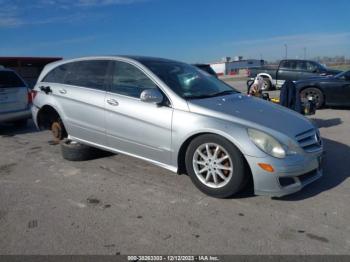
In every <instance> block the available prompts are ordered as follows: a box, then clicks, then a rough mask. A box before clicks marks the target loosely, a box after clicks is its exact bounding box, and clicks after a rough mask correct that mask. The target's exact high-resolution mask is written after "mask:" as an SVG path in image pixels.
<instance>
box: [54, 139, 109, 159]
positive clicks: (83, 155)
mask: <svg viewBox="0 0 350 262" xmlns="http://www.w3.org/2000/svg"><path fill="white" fill-rule="evenodd" d="M61 154H62V157H63V158H64V159H66V160H69V161H86V160H91V159H96V158H99V157H102V156H104V155H107V154H110V153H108V152H105V151H102V150H100V149H97V148H93V147H90V146H87V145H83V144H80V143H78V142H75V141H72V140H69V139H64V140H62V141H61Z"/></svg>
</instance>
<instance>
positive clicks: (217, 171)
mask: <svg viewBox="0 0 350 262" xmlns="http://www.w3.org/2000/svg"><path fill="white" fill-rule="evenodd" d="M216 174H218V175H219V177H221V178H222V179H223V180H224V181H226V180H227V176H225V175H224V174H223V173H222V172H221V171H220V170H216Z"/></svg>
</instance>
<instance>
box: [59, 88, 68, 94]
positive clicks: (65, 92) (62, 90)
mask: <svg viewBox="0 0 350 262" xmlns="http://www.w3.org/2000/svg"><path fill="white" fill-rule="evenodd" d="M58 92H60V93H61V94H67V90H66V89H60V90H58Z"/></svg>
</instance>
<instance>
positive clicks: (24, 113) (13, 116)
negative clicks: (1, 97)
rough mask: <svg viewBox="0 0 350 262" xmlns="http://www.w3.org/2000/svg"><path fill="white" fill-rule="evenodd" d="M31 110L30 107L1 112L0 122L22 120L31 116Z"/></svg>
mask: <svg viewBox="0 0 350 262" xmlns="http://www.w3.org/2000/svg"><path fill="white" fill-rule="evenodd" d="M31 116H32V115H31V111H30V109H29V108H28V109H25V110H19V111H14V112H8V113H1V114H0V122H3V123H5V122H14V121H18V120H24V119H29V118H31Z"/></svg>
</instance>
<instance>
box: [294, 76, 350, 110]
mask: <svg viewBox="0 0 350 262" xmlns="http://www.w3.org/2000/svg"><path fill="white" fill-rule="evenodd" d="M295 84H296V88H297V90H298V92H299V93H300V96H301V100H302V102H303V101H307V100H308V99H309V98H312V99H314V101H315V103H316V108H321V107H323V106H350V71H346V72H342V73H339V74H337V75H335V76H328V77H314V78H309V79H305V80H300V81H297V82H296V83H295Z"/></svg>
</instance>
